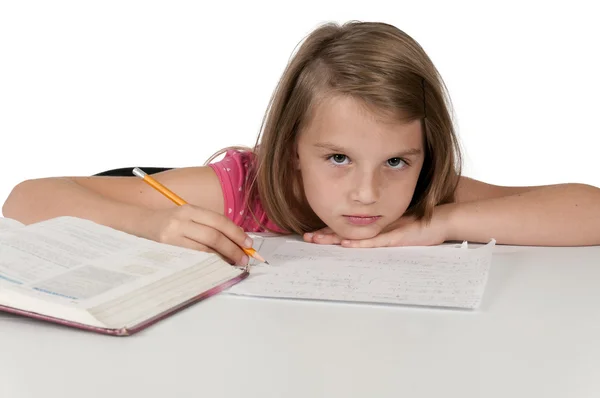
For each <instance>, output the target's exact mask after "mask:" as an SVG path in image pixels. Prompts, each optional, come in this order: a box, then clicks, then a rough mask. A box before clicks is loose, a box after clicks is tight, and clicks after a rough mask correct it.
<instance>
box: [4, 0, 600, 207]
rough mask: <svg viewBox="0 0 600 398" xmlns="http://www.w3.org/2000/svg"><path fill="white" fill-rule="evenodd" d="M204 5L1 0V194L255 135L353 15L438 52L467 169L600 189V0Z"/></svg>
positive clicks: (195, 160) (196, 155) (204, 150)
mask: <svg viewBox="0 0 600 398" xmlns="http://www.w3.org/2000/svg"><path fill="white" fill-rule="evenodd" d="M204 3H205V2H201V1H132V0H118V1H96V2H91V1H62V0H54V1H24V0H20V1H8V0H7V1H4V0H0V137H1V150H0V173H1V174H0V202H1V203H3V202H4V200H5V198H6V197H7V196H8V194H9V192H10V190H11V188H12V187H13V186H14V185H16V184H17V183H18V182H20V181H22V180H24V179H29V178H36V177H46V176H58V175H89V174H93V173H96V172H99V171H102V170H106V169H111V168H116V167H124V166H169V167H178V166H191V165H200V164H203V163H204V161H205V160H206V159H207V158H208V157H209V156H210V155H211V154H212V153H213V152H215V151H217V150H218V149H220V148H221V147H224V146H229V145H239V144H242V145H252V144H253V143H254V140H255V137H256V134H257V133H258V131H259V128H260V123H261V119H262V117H263V113H264V111H265V109H266V106H267V103H268V101H269V98H270V95H271V93H272V91H273V89H274V87H275V85H276V83H277V80H278V79H279V77H280V75H281V73H282V71H283V68H284V67H285V65H286V63H287V61H288V59H289V56H290V55H291V54H292V52H293V51H294V49H295V47H296V45H297V44H298V43H299V42H300V41H301V40H302V38H303V37H304V36H305V35H306V34H308V33H309V32H310V31H311V30H312V29H313V28H315V27H316V26H317V25H318V24H320V23H321V22H325V21H338V22H343V21H346V20H349V19H358V20H371V21H374V20H378V21H384V22H388V23H391V24H394V25H396V26H397V27H399V28H400V29H402V30H404V31H406V32H407V33H408V34H410V35H411V36H412V37H413V38H415V39H416V40H417V41H418V42H419V43H420V44H421V45H422V46H423V47H424V48H425V50H426V51H427V52H428V54H429V55H430V57H431V58H432V60H433V61H434V63H435V64H436V66H437V67H438V69H439V70H440V72H441V74H442V77H443V78H444V80H445V82H446V84H447V86H448V88H449V90H450V94H451V98H452V101H453V104H454V113H455V117H456V125H457V129H458V132H459V135H460V138H461V140H462V143H463V149H464V151H465V169H464V174H465V175H468V176H471V177H474V178H477V179H482V180H484V181H487V182H491V183H496V184H505V185H537V184H553V183H562V182H584V183H588V184H592V185H596V186H600V173H598V170H599V169H600V167H598V165H597V163H598V161H597V151H598V145H597V144H598V142H599V139H598V135H599V129H598V108H599V105H600V100H599V99H598V98H599V93H600V74H599V73H598V71H600V60H599V56H598V52H599V50H598V47H599V46H600V44H599V42H598V37H600V23H598V13H597V12H596V7H597V5H592V4H593V3H594V2H592V1H589V2H583V1H568V2H560V3H555V2H544V3H542V2H539V3H538V2H533V1H529V2H527V1H519V2H516V1H515V2H508V1H503V2H497V3H496V4H493V3H492V2H485V3H484V2H479V4H478V2H475V1H472V2H466V1H425V0H420V1H414V0H411V1H375V0H370V1H346V0H344V1H341V0H340V1H323V0H321V1H308V0H304V1H302V2H289V3H288V2H285V1H280V2H276V1H272V2H267V1H261V0H254V1H249V2H246V1H229V2H216V1H215V2H208V3H207V4H208V5H204ZM588 4H589V5H588ZM199 189H200V188H199Z"/></svg>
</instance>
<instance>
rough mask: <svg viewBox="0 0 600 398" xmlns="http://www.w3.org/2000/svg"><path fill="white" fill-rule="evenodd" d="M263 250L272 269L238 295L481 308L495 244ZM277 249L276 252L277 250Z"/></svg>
mask: <svg viewBox="0 0 600 398" xmlns="http://www.w3.org/2000/svg"><path fill="white" fill-rule="evenodd" d="M269 243H270V242H269V239H265V241H264V244H263V245H262V246H261V248H260V249H259V250H260V252H261V254H262V255H263V256H264V257H265V258H266V259H267V261H269V263H270V264H271V265H255V266H253V267H252V270H251V273H250V277H249V278H248V279H247V280H246V281H245V282H244V283H241V284H239V285H236V286H233V287H232V288H230V289H229V290H228V291H227V293H229V294H235V295H247V296H260V297H273V298H294V299H313V300H332V301H346V302H366V303H387V304H404V305H419V306H435V307H453V308H477V307H478V306H479V305H480V303H481V299H482V296H483V293H484V290H485V285H486V283H487V278H488V272H489V267H490V263H491V257H492V249H493V246H494V245H495V241H493V240H492V241H491V242H490V243H488V244H487V245H485V246H482V247H479V248H476V249H469V248H467V246H466V245H464V244H463V245H461V246H459V247H415V248H413V247H397V248H369V249H354V248H344V247H340V246H330V245H327V246H325V245H316V244H310V243H302V242H297V241H285V242H282V241H281V240H279V242H277V244H275V245H273V244H271V246H269ZM273 246H274V247H273Z"/></svg>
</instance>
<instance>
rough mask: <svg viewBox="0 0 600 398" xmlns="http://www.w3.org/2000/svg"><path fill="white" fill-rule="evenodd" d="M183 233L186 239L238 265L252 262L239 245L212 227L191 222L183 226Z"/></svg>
mask: <svg viewBox="0 0 600 398" xmlns="http://www.w3.org/2000/svg"><path fill="white" fill-rule="evenodd" d="M236 228H237V227H236ZM182 233H183V236H184V237H186V238H188V239H191V240H193V241H195V242H197V243H198V244H199V245H203V246H205V247H207V248H209V249H211V250H214V251H216V252H218V253H219V254H221V255H222V256H224V257H226V258H228V259H230V260H232V261H233V262H235V263H236V264H239V265H246V264H248V261H249V260H250V259H249V257H248V256H247V255H246V253H244V251H243V250H242V249H241V247H240V246H239V245H237V244H236V243H234V242H233V241H232V240H231V239H230V238H229V237H228V236H225V235H224V234H223V233H222V232H221V231H219V230H217V229H215V228H213V227H211V226H208V225H205V224H199V223H196V222H193V221H190V222H189V223H186V224H185V225H184V226H183V230H182Z"/></svg>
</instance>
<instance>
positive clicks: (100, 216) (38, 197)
mask: <svg viewBox="0 0 600 398" xmlns="http://www.w3.org/2000/svg"><path fill="white" fill-rule="evenodd" d="M153 177H154V178H155V179H156V180H157V181H159V182H161V183H163V184H165V185H166V186H167V187H169V188H170V189H171V190H173V191H174V192H176V193H177V194H178V195H180V196H181V197H183V198H184V199H186V200H187V201H188V203H191V204H194V205H196V206H201V207H203V208H205V209H208V210H211V211H214V212H220V213H221V214H222V213H223V196H222V195H221V194H220V192H221V188H220V185H219V181H218V179H217V177H216V175H215V174H214V172H213V171H212V170H210V169H209V168H208V167H190V168H181V169H173V170H168V171H165V172H162V173H157V174H154V175H153ZM173 206H174V204H173V203H172V202H171V201H170V200H168V199H167V198H165V197H164V196H163V195H162V194H160V193H159V192H158V191H156V190H155V189H154V188H152V187H150V186H149V185H148V184H146V183H145V182H144V181H142V180H141V179H140V178H137V177H135V176H133V174H132V176H131V177H51V178H40V179H33V180H27V181H23V182H22V183H20V184H18V185H17V186H16V187H14V188H13V190H12V192H11V193H10V195H9V196H8V198H7V199H6V202H5V203H4V205H3V207H2V213H3V215H4V216H5V217H8V218H14V219H16V220H18V221H21V222H22V223H24V224H31V223H34V222H38V221H42V220H45V219H49V218H53V217H57V216H65V215H69V216H76V217H81V218H86V219H90V220H92V221H95V222H98V223H99V224H104V225H108V226H111V227H113V228H116V229H120V230H123V231H126V232H137V231H136V230H137V228H136V226H137V225H139V224H140V221H141V219H143V218H144V217H145V216H146V215H147V214H148V211H151V210H159V209H166V208H170V207H173Z"/></svg>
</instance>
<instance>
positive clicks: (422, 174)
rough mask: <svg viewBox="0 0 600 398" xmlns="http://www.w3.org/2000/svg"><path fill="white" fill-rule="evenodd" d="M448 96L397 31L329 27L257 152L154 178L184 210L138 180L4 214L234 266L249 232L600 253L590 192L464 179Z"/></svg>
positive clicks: (271, 116) (599, 228)
mask: <svg viewBox="0 0 600 398" xmlns="http://www.w3.org/2000/svg"><path fill="white" fill-rule="evenodd" d="M444 88H445V86H444V84H443V80H442V79H441V77H440V76H439V74H438V72H437V70H436V68H435V67H434V65H433V64H432V62H431V60H430V59H429V57H428V56H427V55H426V53H425V52H424V50H423V49H422V48H421V47H420V46H419V44H418V43H417V42H415V40H413V39H412V38H411V37H410V36H408V35H407V34H406V33H404V32H402V31H401V30H399V29H397V28H395V27H393V26H390V25H388V24H384V23H361V22H351V23H347V24H344V25H341V26H339V25H335V24H326V25H323V26H321V27H319V28H318V29H316V30H315V31H314V32H313V33H312V34H310V35H309V36H308V37H307V38H306V39H305V41H304V42H303V44H302V46H301V47H300V48H299V50H298V52H297V53H296V54H295V56H294V57H293V58H292V60H291V61H290V63H289V65H288V66H287V68H286V70H285V72H284V74H283V76H282V78H281V80H280V82H279V84H278V86H277V88H276V90H275V93H274V95H273V98H272V100H271V103H270V106H269V109H268V111H267V113H266V116H265V121H264V124H263V126H262V127H263V128H262V132H261V135H260V137H259V139H258V140H257V143H256V145H255V147H254V148H253V149H247V150H246V149H240V148H230V149H228V150H226V151H225V152H226V153H225V157H224V158H223V159H222V160H221V161H219V162H216V163H210V160H209V162H207V163H210V164H208V165H205V166H204V167H189V168H180V169H174V170H169V171H165V172H162V173H159V174H155V175H154V177H155V178H156V179H157V180H159V181H160V182H162V183H163V184H165V185H166V186H167V187H169V188H171V189H172V190H173V191H175V192H176V193H178V194H179V195H180V196H182V197H183V198H184V199H185V200H186V201H187V202H188V203H190V204H189V205H186V206H180V207H179V206H175V205H173V204H172V203H171V202H170V201H169V200H168V199H166V198H165V197H164V196H163V195H161V194H159V193H158V192H157V191H155V190H154V189H152V188H151V187H149V186H148V185H147V184H145V183H144V182H143V181H141V179H139V178H136V177H133V176H132V177H88V178H85V177H70V178H67V177H63V178H58V177H57V178H43V179H36V180H28V181H24V182H22V183H20V184H19V185H17V186H16V187H15V188H14V189H13V191H12V192H11V194H10V195H9V197H8V199H7V200H6V203H5V204H4V207H3V213H4V215H5V216H6V217H11V218H15V219H17V220H20V221H22V222H24V223H33V222H36V221H41V220H43V219H47V218H51V217H56V216H61V215H72V216H78V217H82V218H87V219H90V220H93V221H96V222H98V223H101V224H105V225H108V226H111V227H113V228H116V229H120V230H122V231H125V232H128V233H132V234H135V235H138V236H141V237H145V238H148V239H153V240H156V241H160V242H164V243H169V244H174V245H180V246H185V247H189V248H194V249H198V250H204V251H216V252H218V253H220V254H221V255H223V256H224V257H226V258H227V259H229V260H230V261H232V262H235V263H238V264H242V265H245V264H246V263H247V262H248V257H246V256H245V254H244V253H243V251H242V250H241V249H240V246H242V245H243V246H246V247H247V246H250V245H251V244H252V241H251V239H250V238H249V237H248V235H246V233H245V232H248V231H272V232H277V233H296V234H304V239H305V240H306V241H309V242H314V243H322V244H341V245H344V246H349V247H350V246H353V247H375V246H390V245H435V244H439V243H442V242H444V241H449V240H459V241H462V240H468V241H473V242H487V241H489V240H490V239H491V238H494V239H496V241H497V242H498V243H499V244H515V245H565V246H566V245H595V244H600V189H598V188H595V187H592V186H588V185H582V184H562V185H553V186H539V187H502V186H495V185H490V184H486V183H483V182H480V181H476V180H473V179H469V178H466V177H463V176H461V168H460V165H461V155H460V151H459V145H458V142H457V137H456V135H455V131H454V128H453V126H452V121H451V117H450V114H449V111H448V103H447V102H446V100H447V98H446V97H445V95H444V93H445V90H444ZM211 159H212V158H211ZM42 196H43V197H44V200H39V198H40V197H42Z"/></svg>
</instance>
